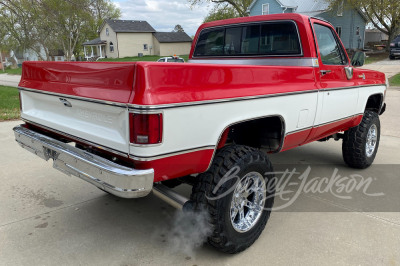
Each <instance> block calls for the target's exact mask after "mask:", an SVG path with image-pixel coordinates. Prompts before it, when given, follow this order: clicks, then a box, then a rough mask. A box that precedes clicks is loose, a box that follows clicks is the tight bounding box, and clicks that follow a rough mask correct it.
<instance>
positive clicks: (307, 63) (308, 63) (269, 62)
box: [188, 57, 318, 67]
mask: <svg viewBox="0 0 400 266" xmlns="http://www.w3.org/2000/svg"><path fill="white" fill-rule="evenodd" d="M315 60H317V62H318V59H317V58H312V57H310V58H276V59H274V58H268V59H265V58H263V59H255V58H252V59H227V58H225V59H191V60H189V61H188V63H198V64H220V65H253V66H295V67H296V66H297V67H318V64H316V63H315Z"/></svg>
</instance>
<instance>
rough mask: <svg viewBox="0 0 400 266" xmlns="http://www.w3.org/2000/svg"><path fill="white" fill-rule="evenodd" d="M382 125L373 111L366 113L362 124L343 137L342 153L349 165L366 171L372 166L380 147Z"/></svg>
mask: <svg viewBox="0 0 400 266" xmlns="http://www.w3.org/2000/svg"><path fill="white" fill-rule="evenodd" d="M380 134H381V124H380V121H379V116H378V114H377V113H375V112H373V111H369V110H367V111H365V113H364V116H363V119H362V121H361V123H360V124H359V125H358V126H357V127H353V128H350V129H349V130H348V131H346V132H345V134H344V137H343V145H342V153H343V159H344V161H345V163H346V164H347V165H349V166H350V167H353V168H358V169H364V168H367V167H368V166H370V165H371V164H372V162H373V161H374V159H375V156H376V153H377V151H378V147H379V140H380Z"/></svg>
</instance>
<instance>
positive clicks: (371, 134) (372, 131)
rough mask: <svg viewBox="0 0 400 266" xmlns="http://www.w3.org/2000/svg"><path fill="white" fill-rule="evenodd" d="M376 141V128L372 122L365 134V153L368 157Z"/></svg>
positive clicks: (372, 151)
mask: <svg viewBox="0 0 400 266" xmlns="http://www.w3.org/2000/svg"><path fill="white" fill-rule="evenodd" d="M377 141H378V128H377V127H376V125H375V124H373V125H372V126H371V127H370V128H369V130H368V134H367V143H366V144H365V153H366V154H367V156H368V157H371V156H372V154H374V151H375V148H376V142H377Z"/></svg>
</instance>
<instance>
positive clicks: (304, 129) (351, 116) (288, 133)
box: [285, 113, 364, 137]
mask: <svg viewBox="0 0 400 266" xmlns="http://www.w3.org/2000/svg"><path fill="white" fill-rule="evenodd" d="M359 115H364V113H358V114H354V115H350V116H346V117H344V118H340V119H336V120H332V121H330V122H326V123H322V124H318V125H314V126H311V127H306V128H302V129H298V130H293V131H290V132H287V133H286V135H285V137H286V136H288V135H291V134H294V133H298V132H301V131H306V130H309V129H313V128H318V127H321V126H325V125H329V124H332V123H336V122H339V121H342V120H346V119H349V118H356V117H357V116H359Z"/></svg>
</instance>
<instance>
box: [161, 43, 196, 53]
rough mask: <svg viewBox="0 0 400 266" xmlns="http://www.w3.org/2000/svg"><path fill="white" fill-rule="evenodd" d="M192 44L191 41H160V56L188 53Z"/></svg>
mask: <svg viewBox="0 0 400 266" xmlns="http://www.w3.org/2000/svg"><path fill="white" fill-rule="evenodd" d="M191 45H192V44H191V43H190V42H178V43H160V56H171V55H187V54H189V53H190V47H191Z"/></svg>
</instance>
